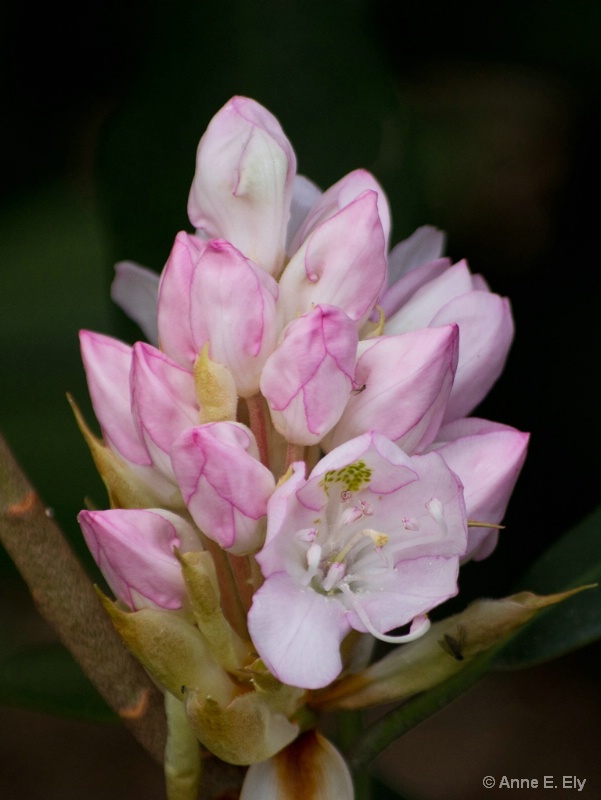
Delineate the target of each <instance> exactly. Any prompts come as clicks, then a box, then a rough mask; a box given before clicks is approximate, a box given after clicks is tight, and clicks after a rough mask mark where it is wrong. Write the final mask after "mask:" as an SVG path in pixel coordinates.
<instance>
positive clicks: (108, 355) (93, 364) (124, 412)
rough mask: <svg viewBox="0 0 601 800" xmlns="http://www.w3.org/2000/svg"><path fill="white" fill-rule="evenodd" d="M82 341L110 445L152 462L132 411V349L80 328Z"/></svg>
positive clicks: (94, 400) (129, 457) (127, 456)
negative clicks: (130, 374)
mask: <svg viewBox="0 0 601 800" xmlns="http://www.w3.org/2000/svg"><path fill="white" fill-rule="evenodd" d="M79 340H80V345H81V356H82V359H83V364H84V368H85V371H86V377H87V380H88V389H89V392H90V397H91V398H92V405H93V406H94V413H95V414H96V417H97V419H98V422H99V423H100V427H101V428H102V435H103V436H104V438H105V440H106V442H107V444H109V445H110V447H111V448H112V449H114V450H115V451H116V452H117V453H119V455H121V456H122V457H123V458H125V459H126V460H127V461H131V462H132V463H134V464H143V465H150V464H151V463H152V462H151V458H150V455H149V453H148V451H147V449H146V447H145V445H144V442H143V441H142V439H141V438H140V435H139V433H138V430H137V428H136V425H135V423H134V419H133V416H132V410H131V395H130V388H129V373H130V368H131V362H132V348H131V347H130V346H129V345H126V344H124V343H123V342H120V341H118V340H117V339H112V338H111V337H110V336H103V335H102V334H100V333H92V332H91V331H80V334H79Z"/></svg>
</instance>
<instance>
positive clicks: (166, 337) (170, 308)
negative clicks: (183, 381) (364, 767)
mask: <svg viewBox="0 0 601 800" xmlns="http://www.w3.org/2000/svg"><path fill="white" fill-rule="evenodd" d="M205 247H206V242H203V241H202V240H201V239H199V238H198V237H197V236H191V235H190V234H188V233H185V232H183V231H182V232H180V233H178V234H177V236H176V237H175V242H174V243H173V247H172V248H171V253H170V254H169V258H168V259H167V263H166V264H165V269H164V270H163V273H162V275H161V283H160V286H159V301H158V330H159V342H160V345H161V349H162V350H164V351H165V353H166V354H167V355H168V356H169V357H170V358H172V359H173V360H174V361H177V362H178V364H181V365H182V366H183V367H186V368H187V369H192V367H193V365H194V361H195V359H196V356H197V352H196V347H195V345H194V339H193V337H192V330H191V328H190V296H191V293H192V280H193V277H194V271H195V269H196V265H197V263H198V260H199V259H200V257H201V255H202V253H203V252H204V249H205Z"/></svg>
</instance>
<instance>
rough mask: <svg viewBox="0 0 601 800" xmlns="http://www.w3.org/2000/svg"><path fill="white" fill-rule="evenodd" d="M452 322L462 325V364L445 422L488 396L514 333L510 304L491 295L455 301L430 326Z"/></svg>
mask: <svg viewBox="0 0 601 800" xmlns="http://www.w3.org/2000/svg"><path fill="white" fill-rule="evenodd" d="M450 322H457V323H458V324H459V362H458V364H457V371H456V373H455V381H454V383H453V389H452V391H451V396H450V398H449V402H448V404H447V409H446V412H445V420H446V421H449V420H453V419H458V418H459V417H464V416H466V415H467V414H469V413H470V412H471V411H472V410H473V409H474V408H475V407H476V406H477V405H478V403H479V402H480V401H481V400H482V399H483V398H484V397H485V396H486V394H487V393H488V391H489V390H490V388H491V386H492V385H493V384H494V383H495V381H496V380H497V378H498V377H499V375H500V374H501V372H502V371H503V367H504V366H505V361H506V360H507V354H508V353H509V348H510V346H511V342H512V339H513V332H514V328H513V319H512V316H511V308H510V306H509V301H508V300H507V298H505V297H499V295H497V294H491V293H490V292H481V291H473V292H469V293H468V294H465V295H461V296H460V297H456V298H454V299H453V300H451V301H450V302H449V303H447V304H446V305H445V306H444V307H443V308H441V309H440V311H439V312H438V313H437V314H436V315H435V316H434V318H433V319H432V321H431V323H430V324H431V325H433V326H435V325H448V324H449V323H450Z"/></svg>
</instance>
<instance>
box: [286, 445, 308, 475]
mask: <svg viewBox="0 0 601 800" xmlns="http://www.w3.org/2000/svg"><path fill="white" fill-rule="evenodd" d="M304 460H305V446H304V445H303V444H292V442H288V450H287V451H286V469H288V467H289V466H290V464H293V463H294V462H295V461H304Z"/></svg>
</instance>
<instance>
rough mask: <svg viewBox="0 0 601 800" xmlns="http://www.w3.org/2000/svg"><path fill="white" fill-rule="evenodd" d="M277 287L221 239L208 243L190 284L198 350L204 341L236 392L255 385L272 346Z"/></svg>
mask: <svg viewBox="0 0 601 800" xmlns="http://www.w3.org/2000/svg"><path fill="white" fill-rule="evenodd" d="M277 296H278V287H277V283H276V282H275V280H274V279H273V278H272V277H271V275H269V274H268V273H267V272H265V271H264V270H262V269H260V268H259V267H257V265H256V264H253V262H252V261H249V260H248V259H247V258H245V257H244V256H243V255H242V253H240V252H239V251H238V250H236V248H235V247H232V245H231V244H229V242H226V241H224V240H223V239H215V240H213V241H210V242H208V243H207V246H206V248H205V249H204V251H203V253H202V255H201V256H200V258H199V260H198V262H197V265H196V269H195V271H194V274H193V276H192V284H191V298H190V326H191V330H192V338H193V341H194V347H195V349H196V352H197V353H200V352H201V350H202V349H203V347H204V345H205V344H206V343H207V342H208V344H209V356H210V358H211V360H212V361H215V362H217V363H218V364H223V365H224V366H226V367H227V368H228V369H229V370H230V372H231V373H232V375H233V377H234V380H235V382H236V388H237V390H238V394H239V395H240V396H241V397H250V396H251V395H253V394H256V393H257V391H258V389H259V375H260V372H261V368H262V367H263V364H264V363H265V359H266V358H267V357H268V356H269V354H270V353H271V352H272V350H273V348H274V346H275V339H276V332H275V301H276V298H277Z"/></svg>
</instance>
